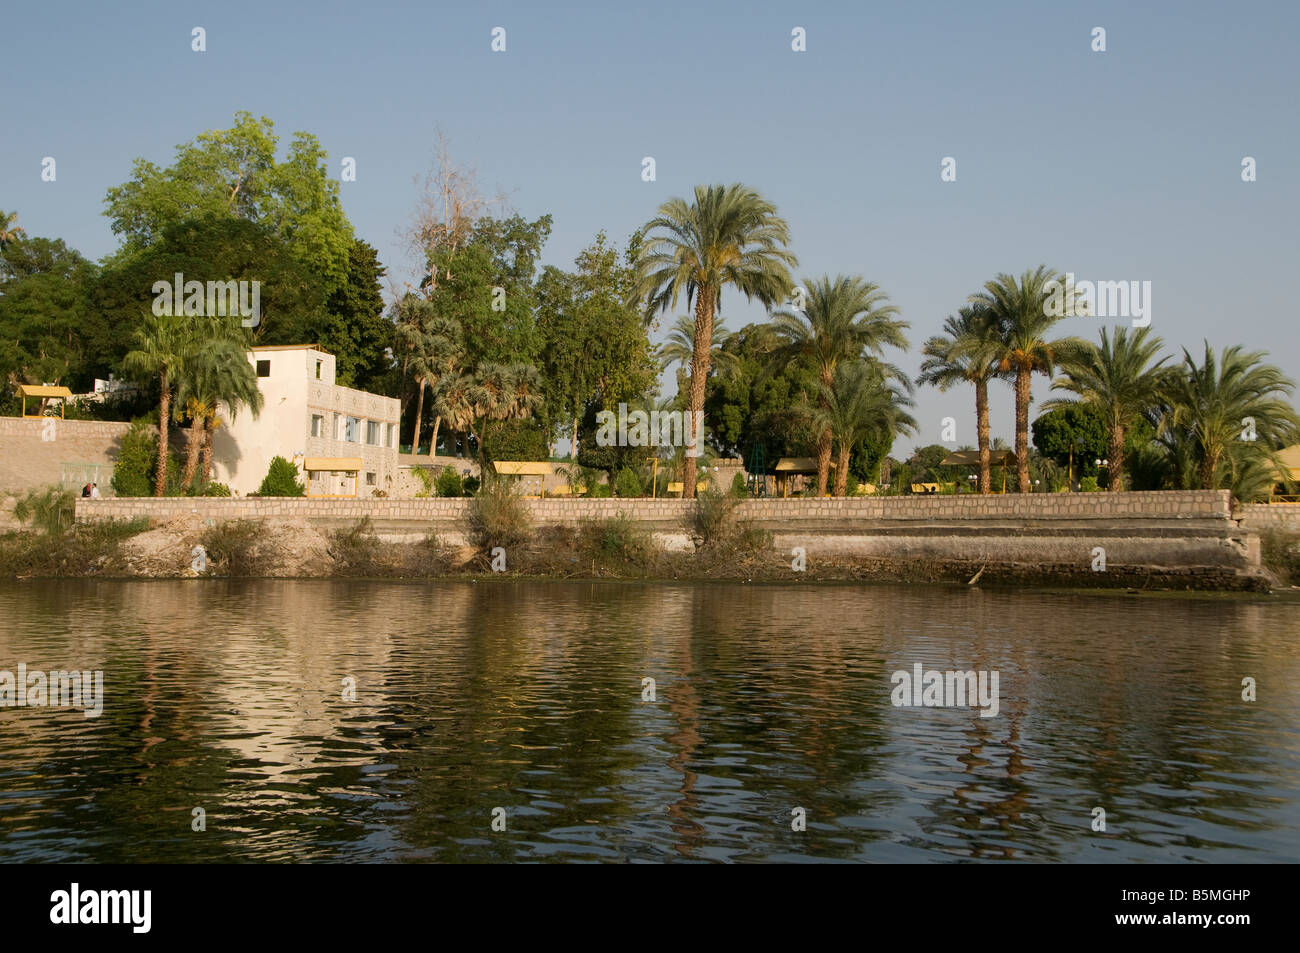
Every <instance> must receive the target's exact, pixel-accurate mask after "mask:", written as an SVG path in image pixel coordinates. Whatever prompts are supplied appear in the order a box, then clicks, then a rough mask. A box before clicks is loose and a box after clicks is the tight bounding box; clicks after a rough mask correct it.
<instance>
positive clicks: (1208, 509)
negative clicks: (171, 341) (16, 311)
mask: <svg viewBox="0 0 1300 953" xmlns="http://www.w3.org/2000/svg"><path fill="white" fill-rule="evenodd" d="M474 505H475V504H474V503H473V502H472V501H470V500H460V499H432V500H377V501H353V500H346V501H335V500H221V499H217V500H210V499H203V500H189V499H162V500H107V501H92V500H80V501H78V503H77V520H78V522H77V524H76V525H75V527H74V528H73V529H72V530H71V531H70V532H67V533H64V534H60V535H57V536H52V537H47V536H44V535H38V534H34V533H25V532H19V533H9V534H6V535H4V536H0V575H2V576H9V577H19V578H24V577H41V576H97V577H101V578H112V577H119V578H141V577H142V578H187V577H189V578H195V577H232V576H246V577H257V576H264V577H279V578H393V579H402V578H406V579H437V578H451V577H469V576H476V575H480V574H490V575H502V574H504V575H508V576H537V577H548V578H579V579H664V580H672V579H678V580H681V579H703V580H732V581H745V582H750V581H787V582H788V581H827V582H837V581H855V582H868V581H876V582H908V583H962V584H965V583H967V582H969V581H971V580H972V579H977V580H978V581H980V582H983V583H986V584H989V585H1018V586H1032V587H1038V588H1042V587H1048V588H1050V587H1059V586H1066V587H1083V588H1116V589H1124V590H1128V589H1134V590H1139V591H1154V590H1161V589H1165V590H1169V589H1172V590H1181V591H1185V590H1222V591H1243V590H1244V591H1265V590H1268V589H1270V588H1279V587H1284V586H1288V585H1290V584H1292V583H1293V582H1296V583H1300V543H1298V541H1300V527H1295V528H1294V529H1293V528H1292V527H1291V526H1289V525H1281V526H1280V527H1275V526H1272V525H1265V526H1264V528H1263V529H1260V530H1258V531H1257V530H1255V529H1253V528H1251V527H1250V526H1249V523H1250V520H1247V519H1242V520H1236V519H1233V518H1232V513H1231V511H1230V509H1229V507H1230V503H1229V500H1228V497H1227V494H1226V493H1223V492H1205V493H1131V494H1071V495H1069V496H1068V497H1067V498H1065V499H1061V498H1053V497H1051V496H1047V495H1042V496H1019V497H1017V496H1006V497H978V496H969V497H947V498H937V499H936V498H917V499H909V498H895V499H884V500H760V501H752V500H747V501H743V502H742V501H735V500H730V501H719V500H716V499H715V500H713V501H712V502H709V501H702V502H700V503H695V502H691V501H680V500H658V501H651V500H635V499H633V500H573V501H555V500H528V501H524V500H521V501H519V506H520V512H519V514H518V520H519V521H520V524H521V525H519V526H518V527H514V529H513V530H512V531H511V533H509V534H507V535H508V536H509V538H501V539H496V538H494V537H493V535H492V534H493V532H497V531H496V530H492V531H483V532H479V533H477V534H476V531H475V529H474V525H475V521H474V516H473V512H472V508H473V506H474ZM149 513H154V514H159V515H157V516H153V517H151V516H149V515H148V514H149ZM501 543H504V545H500V544H501ZM1266 555H1267V559H1265V558H1264V557H1265V556H1266Z"/></svg>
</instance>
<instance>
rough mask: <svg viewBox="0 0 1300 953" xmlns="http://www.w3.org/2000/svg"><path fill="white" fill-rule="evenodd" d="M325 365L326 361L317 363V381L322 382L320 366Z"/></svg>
mask: <svg viewBox="0 0 1300 953" xmlns="http://www.w3.org/2000/svg"><path fill="white" fill-rule="evenodd" d="M324 363H325V362H324V361H317V362H316V380H320V366H321V365H322V364H324Z"/></svg>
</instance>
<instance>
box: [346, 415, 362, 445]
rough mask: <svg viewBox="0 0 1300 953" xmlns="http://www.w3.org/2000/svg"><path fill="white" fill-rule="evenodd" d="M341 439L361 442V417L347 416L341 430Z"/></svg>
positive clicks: (349, 441)
mask: <svg viewBox="0 0 1300 953" xmlns="http://www.w3.org/2000/svg"><path fill="white" fill-rule="evenodd" d="M343 439H344V440H345V441H346V442H348V443H360V442H361V419H360V418H358V417H349V418H348V419H347V423H346V424H345V426H344V430H343Z"/></svg>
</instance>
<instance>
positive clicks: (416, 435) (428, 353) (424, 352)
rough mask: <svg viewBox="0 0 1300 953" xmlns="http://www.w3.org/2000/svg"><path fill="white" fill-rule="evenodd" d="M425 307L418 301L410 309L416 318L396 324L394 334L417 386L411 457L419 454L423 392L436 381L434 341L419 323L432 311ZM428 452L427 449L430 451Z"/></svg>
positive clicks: (425, 302) (426, 304)
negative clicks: (417, 393)
mask: <svg viewBox="0 0 1300 953" xmlns="http://www.w3.org/2000/svg"><path fill="white" fill-rule="evenodd" d="M417 300H418V299H417ZM428 304H429V303H428V302H427V301H419V306H415V307H413V308H412V311H413V317H416V316H417V315H418V317H416V319H415V320H410V321H404V322H402V323H401V324H399V325H397V332H396V333H397V340H398V346H399V348H401V349H402V350H403V351H404V352H405V356H406V366H407V368H408V370H410V372H411V375H412V376H413V377H414V378H415V382H416V384H417V385H418V387H419V398H418V399H417V400H416V402H415V425H414V428H413V430H412V432H411V455H412V456H416V455H418V454H419V452H420V430H421V429H422V428H423V425H424V391H425V388H426V387H428V386H429V382H430V381H431V380H436V379H437V378H438V368H437V365H436V361H435V354H436V350H435V348H436V342H435V341H434V336H433V335H432V334H430V333H429V332H428V331H427V330H426V328H425V324H424V322H423V321H422V320H419V318H427V317H429V316H430V312H431V310H432V309H431V308H430V307H428ZM420 306H423V307H420ZM432 449H433V448H432V447H431V448H430V452H432Z"/></svg>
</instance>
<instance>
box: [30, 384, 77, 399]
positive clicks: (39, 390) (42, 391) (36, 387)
mask: <svg viewBox="0 0 1300 953" xmlns="http://www.w3.org/2000/svg"><path fill="white" fill-rule="evenodd" d="M18 395H19V396H20V397H71V396H72V391H70V390H68V389H67V388H66V387H50V386H48V385H46V384H19V385H18Z"/></svg>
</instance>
